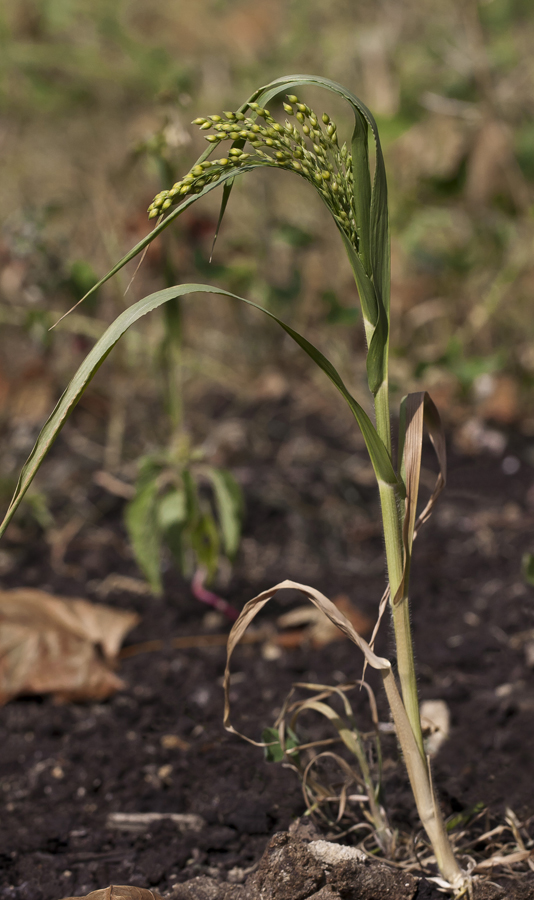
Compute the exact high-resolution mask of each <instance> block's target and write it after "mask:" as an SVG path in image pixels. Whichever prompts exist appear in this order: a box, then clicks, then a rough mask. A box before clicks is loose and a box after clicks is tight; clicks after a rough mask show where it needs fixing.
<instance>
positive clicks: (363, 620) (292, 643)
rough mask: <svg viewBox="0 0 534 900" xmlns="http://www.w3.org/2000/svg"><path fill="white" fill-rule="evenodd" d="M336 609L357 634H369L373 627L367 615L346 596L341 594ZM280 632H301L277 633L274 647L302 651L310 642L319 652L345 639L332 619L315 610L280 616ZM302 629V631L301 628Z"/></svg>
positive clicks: (307, 608)
mask: <svg viewBox="0 0 534 900" xmlns="http://www.w3.org/2000/svg"><path fill="white" fill-rule="evenodd" d="M333 603H334V606H336V607H337V609H339V610H340V611H341V612H342V613H344V615H345V616H346V617H347V619H348V620H349V622H350V623H351V625H353V626H354V628H355V629H356V631H357V632H358V634H361V635H367V634H369V633H370V631H371V628H372V627H373V623H372V622H371V620H370V619H369V617H368V616H366V615H365V613H363V612H361V610H359V609H358V607H357V606H354V604H353V603H351V601H350V600H349V598H348V597H347V596H346V595H345V594H339V595H338V596H337V597H335V598H334V600H333ZM276 624H277V626H278V628H292V629H298V630H295V631H289V632H282V633H278V634H277V635H276V637H275V639H274V640H275V643H276V644H278V645H279V646H281V647H286V648H291V647H300V646H301V644H303V643H305V642H306V641H309V642H310V643H311V645H312V647H316V648H320V647H324V646H325V645H326V644H330V643H331V642H332V641H338V640H342V639H343V634H342V633H341V631H340V630H339V628H338V627H337V626H336V625H334V624H333V623H332V622H331V621H330V619H329V618H328V617H327V616H326V615H325V614H324V613H323V612H322V611H321V610H320V609H317V607H315V606H310V605H308V606H297V607H296V609H292V610H291V611H290V612H288V613H285V614H284V615H282V616H279V617H278V619H277V620H276ZM299 626H303V627H299Z"/></svg>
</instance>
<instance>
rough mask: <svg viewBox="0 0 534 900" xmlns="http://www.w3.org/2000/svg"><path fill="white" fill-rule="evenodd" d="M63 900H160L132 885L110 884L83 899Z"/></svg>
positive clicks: (154, 894)
mask: <svg viewBox="0 0 534 900" xmlns="http://www.w3.org/2000/svg"><path fill="white" fill-rule="evenodd" d="M63 900H161V897H160V895H159V894H157V893H156V891H148V890H147V889H146V888H140V887H135V886H134V885H133V884H110V886H109V887H107V888H101V890H99V891H91V893H90V894H85V895H84V896H83V897H64V898H63Z"/></svg>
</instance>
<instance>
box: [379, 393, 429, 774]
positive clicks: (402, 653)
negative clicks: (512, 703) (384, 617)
mask: <svg viewBox="0 0 534 900" xmlns="http://www.w3.org/2000/svg"><path fill="white" fill-rule="evenodd" d="M375 412H376V425H377V431H378V433H379V435H380V437H381V438H382V440H383V441H384V444H385V445H386V447H387V448H388V450H389V452H391V428H390V420H389V397H388V382H387V378H386V380H385V381H384V382H383V383H382V385H381V387H380V388H379V390H378V392H377V394H376V396H375ZM379 491H380V504H381V508H382V522H383V527H384V541H385V544H386V560H387V567H388V577H389V584H390V591H391V593H390V603H391V609H392V615H393V627H394V630H395V645H396V649H397V666H398V672H399V680H400V684H401V691H402V698H403V700H404V705H405V707H406V713H407V715H408V720H409V722H410V725H411V726H412V731H413V734H414V737H415V741H416V744H417V746H418V747H419V750H420V752H421V755H422V756H423V758H424V755H425V752H424V746H423V734H422V731H421V716H420V712H419V697H418V694H417V680H416V676H415V661H414V654H413V643H412V631H411V626H410V604H409V600H408V596H407V593H405V595H404V596H403V597H401V598H400V599H399V600H398V602H397V603H395V602H394V601H395V599H396V597H397V593H398V590H399V588H400V586H401V584H402V580H403V547H402V523H401V517H400V509H399V498H398V495H397V491H396V489H395V488H394V487H392V486H391V485H388V484H384V483H383V482H382V483H381V484H379Z"/></svg>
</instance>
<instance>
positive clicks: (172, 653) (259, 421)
mask: <svg viewBox="0 0 534 900" xmlns="http://www.w3.org/2000/svg"><path fill="white" fill-rule="evenodd" d="M239 413H240V417H241V418H240V421H241V422H242V423H243V422H245V426H243V427H244V434H245V438H244V440H243V442H242V445H239V446H238V447H237V449H235V448H234V449H233V450H232V449H230V450H226V451H225V453H226V455H225V456H224V454H223V456H224V458H223V462H225V463H227V464H228V465H231V466H233V468H234V471H235V472H236V474H237V476H238V477H239V478H240V480H241V482H242V483H243V486H244V489H245V492H246V497H247V518H246V523H245V538H244V542H243V546H242V550H241V552H240V556H239V560H238V563H237V566H236V569H235V571H234V574H233V576H232V578H231V581H230V582H229V584H228V585H227V586H226V587H224V589H223V588H221V592H222V593H224V595H225V596H226V597H227V598H228V599H229V600H230V601H231V602H232V603H234V604H235V605H236V606H241V605H242V604H243V603H244V602H245V601H246V600H247V599H249V598H250V597H251V596H253V595H254V594H256V593H258V592H259V591H260V590H262V589H264V588H266V587H269V586H270V585H272V584H275V583H276V582H278V581H280V580H282V579H283V578H285V577H288V578H293V579H295V580H298V581H302V582H304V583H310V584H313V585H314V586H315V587H317V588H319V589H320V590H322V591H324V593H326V594H327V595H329V596H331V597H333V596H335V595H337V594H339V593H341V592H344V593H346V594H348V595H349V596H350V598H351V599H352V600H353V602H354V603H355V604H357V605H358V606H359V607H360V609H361V610H362V611H363V612H364V613H366V614H367V615H370V616H372V615H373V614H375V612H376V605H377V602H378V599H379V597H380V595H381V593H382V589H383V584H384V574H383V552H382V545H381V538H380V535H379V531H378V528H377V525H376V523H377V514H378V511H377V507H376V498H375V494H374V490H373V489H372V488H371V487H369V486H367V485H366V484H365V479H363V481H362V480H360V481H358V479H357V478H356V477H355V476H349V474H348V472H349V469H348V468H347V465H346V463H347V460H350V459H352V460H354V459H360V458H361V460H363V459H364V454H363V452H362V451H361V448H360V446H359V444H357V443H355V441H356V439H355V438H354V435H353V432H352V430H351V431H350V432H348V431H347V423H346V421H345V420H343V421H344V422H345V424H344V425H341V424H340V421H341V420H338V418H337V414H334V413H332V414H330V413H329V412H328V411H326V412H324V413H323V414H321V415H319V414H316V413H314V414H313V415H308V416H306V415H305V414H303V415H301V416H300V417H298V416H296V414H295V412H294V409H293V408H292V407H291V405H284V404H281V405H279V406H278V407H276V408H275V407H274V406H273V407H272V408H270V409H267V411H266V407H265V405H264V406H263V407H262V411H261V416H260V415H259V414H258V415H256V413H255V411H254V410H246V409H245V410H243V409H241V410H240V411H239ZM255 441H256V445H254V442H255ZM299 441H300V443H299ZM262 442H263V443H262ZM251 446H252V449H251ZM254 446H256V450H255V451H254ZM288 447H289V450H288V449H287V448H288ZM258 448H259V449H258ZM509 448H511V449H509V450H508V451H507V452H508V453H509V454H511V455H513V456H514V458H517V460H518V461H519V462H520V463H521V464H520V467H519V469H518V471H517V472H516V473H515V474H513V475H507V474H505V473H504V471H503V467H502V461H501V460H500V459H495V458H492V457H488V456H479V457H473V458H468V457H460V456H454V455H453V456H452V459H451V464H450V477H449V484H448V487H447V491H446V494H445V495H444V497H443V498H442V499H441V500H440V503H439V507H438V509H437V511H436V513H435V515H434V517H433V518H432V519H431V521H430V523H429V524H428V525H427V526H426V527H425V529H424V530H423V532H422V534H421V536H420V538H419V539H418V541H417V548H416V554H415V563H414V570H413V589H412V598H413V599H412V608H413V623H414V639H415V646H416V648H417V656H418V674H419V685H420V693H421V697H422V698H424V699H427V698H428V699H434V698H436V699H438V698H439V699H443V700H446V701H447V703H448V704H449V706H450V710H451V715H452V731H451V736H450V738H449V740H448V742H447V743H446V744H445V745H444V746H443V748H442V749H441V751H440V753H439V755H438V756H437V758H436V760H435V762H434V772H435V778H436V783H437V788H438V791H439V794H440V798H441V801H442V805H443V810H444V813H445V814H446V815H450V814H452V813H457V812H459V811H463V810H466V809H468V808H470V807H472V806H473V805H474V804H476V803H478V802H482V803H483V804H485V805H486V806H488V807H489V809H490V813H488V817H489V816H490V815H491V817H492V818H491V822H492V823H494V822H495V821H496V819H498V818H499V817H500V816H501V815H502V814H503V812H504V810H505V808H506V807H511V808H512V809H513V810H514V811H515V813H516V814H517V816H519V817H520V818H526V817H529V816H532V815H533V814H534V778H533V776H534V763H533V760H534V757H533V755H532V746H533V745H534V671H533V669H532V667H530V668H529V665H528V664H527V663H528V660H529V657H528V655H527V653H526V651H525V647H526V646H527V645H528V639H529V638H528V635H525V634H524V633H525V632H528V631H529V630H532V629H534V589H533V588H532V587H530V586H528V585H527V584H526V583H525V582H524V580H523V578H522V576H521V558H522V554H523V553H524V552H526V551H532V550H534V540H533V528H532V526H533V524H534V469H533V468H532V466H531V464H529V462H528V459H529V456H528V452H529V448H528V447H527V446H526V445H525V441H524V439H519V438H516V437H514V436H511V437H510V444H509ZM221 453H222V451H221ZM71 455H72V451H70V450H67V445H66V443H65V442H62V441H60V442H58V444H57V446H56V448H55V450H54V454H53V456H52V458H51V460H50V462H49V463H47V465H48V466H49V469H48V474H49V476H50V477H51V476H52V475H53V474H54V472H55V471H56V470H55V469H54V466H55V467H56V469H57V470H58V471H59V470H60V467H61V466H63V470H62V471H64V491H65V492H66V493H67V494H68V491H69V490H70V491H72V490H73V487H72V485H74V484H75V483H76V479H77V478H78V479H79V474H73V472H74V469H75V466H72V465H71V463H70V462H69V460H70V459H71ZM530 458H532V457H530ZM273 460H275V461H276V464H273ZM427 464H428V465H429V466H430V465H431V461H430V456H429V457H428V460H427ZM69 466H71V468H69ZM512 468H513V467H512ZM89 469H90V467H89V466H87V470H88V471H87V473H86V474H88V475H90V471H89ZM351 471H352V470H351ZM69 479H70V481H69ZM84 496H85V499H84V502H85V503H86V504H87V505H88V506H87V508H90V510H92V511H93V513H92V519H93V523H92V524H90V525H88V526H87V527H85V528H83V529H81V530H80V531H78V533H77V534H76V535H75V537H74V538H73V539H72V540H71V542H70V543H69V545H68V547H67V549H66V553H65V556H64V559H62V560H61V559H60V561H59V562H58V559H57V557H56V558H55V562H54V565H52V562H51V554H50V548H49V546H48V544H47V542H46V540H45V539H44V537H42V536H41V537H39V535H35V534H33V533H32V531H31V527H30V528H29V531H28V532H27V533H25V532H24V531H23V529H22V528H21V527H18V530H17V529H14V530H12V532H11V535H9V536H8V540H7V541H6V542H5V543H4V550H5V553H6V554H7V555H8V557H9V560H8V561H11V562H10V565H11V568H10V565H5V566H4V568H5V575H4V577H3V579H2V582H3V587H4V588H9V587H15V586H17V587H20V586H23V585H28V586H32V587H35V586H37V587H40V588H44V589H45V590H51V591H55V592H57V593H58V594H61V595H66V596H85V597H87V598H89V599H93V600H95V601H98V598H99V597H100V598H101V597H102V594H101V593H100V594H99V593H98V590H99V586H100V585H102V582H103V579H104V578H105V577H106V575H108V574H109V573H111V572H118V573H122V574H125V575H129V576H133V577H139V574H138V572H137V570H136V567H135V564H134V563H133V560H132V559H131V554H130V553H129V551H128V548H127V545H126V542H125V538H124V532H123V529H122V524H121V517H120V512H121V503H122V501H120V500H118V499H117V498H114V497H111V496H110V495H108V494H106V493H105V492H104V491H102V490H101V489H100V488H97V487H95V486H94V485H92V486H90V487H89V489H88V491H86V494H85V495H84ZM65 502H66V501H63V503H64V504H65ZM73 502H75V501H73ZM95 511H96V512H95ZM4 562H5V561H4ZM106 602H108V603H113V604H116V605H117V606H120V607H123V608H129V609H134V610H137V611H138V612H139V613H140V614H141V615H142V624H141V625H140V626H138V627H137V628H136V630H135V631H134V632H132V633H131V634H130V635H129V637H128V644H136V643H138V642H142V641H146V640H150V639H153V638H163V639H167V638H169V637H170V636H178V635H200V634H204V633H208V632H209V630H210V628H211V629H212V630H213V628H214V625H215V628H216V630H217V631H223V630H224V629H225V627H227V626H225V625H221V623H219V624H218V626H217V623H214V622H213V619H212V618H211V619H210V618H209V617H208V618H206V608H205V607H202V606H201V604H199V603H198V601H196V600H195V599H194V598H193V597H192V595H191V592H190V590H189V588H188V585H187V584H186V582H185V581H183V580H180V579H179V578H178V576H177V575H176V574H174V573H173V572H172V570H169V572H168V573H167V576H166V594H165V598H164V600H162V601H155V600H154V599H152V598H150V597H146V596H139V595H136V594H134V593H127V592H122V593H119V592H115V593H111V594H110V595H109V596H108V597H106ZM295 603H300V600H298V598H296V597H295V596H291V595H290V594H287V595H286V596H283V597H281V599H279V600H274V601H272V604H271V605H269V606H268V607H267V609H266V611H265V613H264V614H262V615H263V620H264V621H265V620H266V619H272V618H274V617H275V616H276V615H278V614H279V613H280V612H281V611H286V610H287V609H288V606H289V605H290V604H291V605H295ZM533 633H534V632H533ZM530 640H532V637H530ZM388 645H389V635H388V629H387V625H386V626H384V627H383V631H382V636H381V639H380V643H379V645H378V650H379V652H381V653H384V654H386V653H387V652H389V650H390V649H391V648H389V650H388ZM224 663H225V651H224V648H223V647H204V648H196V649H195V648H193V649H189V650H185V651H176V650H173V649H172V648H171V647H170V645H169V646H165V647H164V649H162V650H160V651H158V652H151V653H150V652H145V653H139V654H137V655H133V656H131V657H129V658H125V659H124V660H123V662H122V664H121V669H120V671H121V675H122V676H123V677H124V678H125V680H126V681H127V684H128V686H127V688H126V689H125V690H124V691H123V692H121V693H118V694H117V695H115V696H114V697H112V698H111V699H110V700H109V701H108V702H104V703H93V704H71V705H63V706H58V705H55V704H54V703H53V702H52V700H51V699H50V698H35V697H31V698H22V699H20V700H17V701H15V702H11V703H10V704H8V705H7V706H6V707H5V708H4V709H2V710H1V711H0V729H1V742H0V765H1V772H2V814H1V818H0V871H1V875H0V897H2V898H9V900H11V898H13V900H58V898H59V897H65V896H70V895H72V896H74V895H83V894H85V893H87V892H89V891H92V890H94V889H96V888H101V887H105V886H106V885H108V884H113V883H114V884H135V885H139V886H140V887H153V888H155V889H156V890H157V891H158V892H160V893H165V892H168V891H170V890H171V888H172V886H173V885H177V884H179V883H183V882H185V881H187V880H188V879H191V878H193V877H200V876H202V877H207V878H211V879H215V880H220V879H223V880H226V879H227V878H229V880H230V881H232V882H239V881H240V880H241V881H242V880H243V879H244V878H245V877H246V875H247V870H248V869H249V868H250V867H252V866H254V865H255V864H257V862H258V860H259V859H260V858H261V856H262V853H263V851H264V849H265V847H266V844H267V842H268V840H269V838H270V837H271V836H272V835H273V834H275V833H276V832H280V831H285V830H287V828H288V827H289V825H290V824H291V822H292V821H293V820H295V819H296V818H298V817H299V816H301V815H302V813H303V811H304V805H303V799H302V794H301V790H300V786H299V784H298V783H297V781H296V780H295V776H294V774H293V773H292V772H291V771H289V770H287V769H285V768H282V767H281V766H276V765H273V764H268V763H267V762H265V760H264V758H263V754H262V751H261V750H259V749H257V748H255V747H253V746H250V745H249V744H246V743H244V742H242V741H241V740H239V739H238V738H236V737H234V736H231V735H229V734H227V733H226V732H225V731H224V730H223V727H222V688H221V677H222V674H223V670H224ZM234 671H235V673H237V678H236V679H235V683H234V685H233V687H232V699H233V703H234V708H235V710H236V724H238V725H239V727H240V728H241V730H244V731H246V733H247V734H249V735H250V736H251V737H253V738H255V739H259V738H260V735H261V731H262V729H263V728H264V727H265V726H267V725H271V724H272V723H273V720H274V718H275V715H276V711H277V710H278V709H279V707H280V705H281V703H282V701H283V699H284V697H285V696H286V694H287V692H288V690H289V688H290V687H291V684H292V682H294V681H297V680H299V681H317V682H323V683H339V682H342V681H345V680H350V679H352V678H357V677H360V674H361V659H360V658H359V655H358V652H357V651H356V649H355V648H354V647H353V646H352V645H351V644H349V643H348V642H347V641H340V642H336V643H333V644H330V645H328V646H326V647H324V648H323V649H322V650H320V651H317V650H313V649H312V648H310V647H308V646H302V647H300V648H299V649H295V650H284V651H283V652H282V655H281V656H280V658H278V659H277V660H268V659H265V658H264V657H263V656H262V653H261V651H260V649H259V648H258V647H257V646H248V647H247V646H244V647H242V648H238V649H237V651H236V653H235V655H234ZM371 675H372V673H371ZM355 703H356V707H357V709H358V710H360V708H361V715H362V720H363V721H368V718H367V711H366V708H365V699H364V696H363V694H362V695H359V696H358V697H357V698H356V701H355ZM380 715H381V719H382V720H383V721H385V720H387V718H388V714H387V710H386V707H385V703H384V700H383V698H382V697H380ZM170 735H172V736H175V738H178V740H175V741H174V746H173V740H172V739H169V737H168V736H170ZM385 754H386V767H385V770H386V776H387V779H386V780H387V784H386V788H387V792H388V802H389V812H390V815H391V819H392V821H393V822H394V824H395V825H396V826H397V827H398V828H400V829H401V830H409V829H412V828H415V829H418V828H419V826H418V824H417V819H416V815H415V812H414V809H413V803H412V801H411V799H410V792H409V788H408V785H407V782H406V777H405V775H404V771H403V768H402V766H401V765H399V763H398V759H397V751H396V747H395V743H394V741H393V740H391V739H389V742H388V740H386V741H385ZM148 811H156V812H162V813H194V814H197V815H198V816H201V817H202V819H203V822H204V825H203V826H202V827H201V830H199V831H191V830H189V831H180V830H179V829H178V828H177V826H176V824H174V823H173V822H172V820H170V819H163V820H161V821H159V822H157V823H154V824H152V825H150V828H149V830H146V831H139V832H132V831H123V830H119V829H117V828H111V827H108V825H107V820H108V816H109V814H110V813H112V812H148ZM487 821H488V822H489V821H490V819H489V818H488V820H487ZM510 837H511V836H510ZM506 839H507V837H506V835H505V837H504V840H506ZM228 873H230V874H228ZM530 877H531V878H532V877H533V876H532V875H531V876H530ZM496 880H499V879H496ZM501 882H502V884H509V882H506V881H502V879H501ZM523 883H524V884H525V885H526V884H530V883H531V882H530V881H529V876H524V877H523ZM175 890H176V889H175ZM273 896H274V895H273ZM306 896H308V895H306ZM354 896H355V897H356V895H354ZM417 896H418V897H420V900H422V898H423V897H425V898H427V900H430V898H432V897H434V896H439V895H438V894H436V893H435V891H434V888H431V887H430V885H429V884H427V886H426V887H425V886H424V885H422V886H421V888H420V890H419V894H418V895H417ZM488 896H489V895H488ZM507 896H509V897H511V896H512V891H511V888H509V893H508V894H507ZM522 896H524V897H525V898H526V897H527V894H524V895H523V894H522ZM528 896H532V897H534V883H533V884H532V893H531V894H528Z"/></svg>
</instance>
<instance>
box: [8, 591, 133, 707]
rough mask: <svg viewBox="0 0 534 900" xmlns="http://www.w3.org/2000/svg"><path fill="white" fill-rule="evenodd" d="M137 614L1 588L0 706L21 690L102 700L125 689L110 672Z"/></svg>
mask: <svg viewBox="0 0 534 900" xmlns="http://www.w3.org/2000/svg"><path fill="white" fill-rule="evenodd" d="M138 621H139V617H138V616H137V614H136V613H133V612H126V611H124V610H116V609H112V608H111V607H109V606H105V605H104V604H93V603H89V602H88V601H87V600H80V599H69V598H65V597H55V596H54V595H53V594H48V593H46V592H45V591H40V590H35V589H32V588H18V589H16V590H11V591H0V704H4V703H7V702H8V701H9V700H11V699H12V698H13V697H16V696H18V695H20V694H45V693H52V694H54V697H55V699H56V700H89V699H91V700H101V699H104V698H105V697H108V696H109V695H110V694H112V693H114V692H115V691H117V690H119V689H120V688H122V687H124V683H123V682H122V681H121V679H120V678H119V677H118V676H117V675H116V674H115V672H114V671H113V666H114V663H115V660H116V658H117V654H118V652H119V649H120V646H121V643H122V641H123V638H124V636H125V634H126V633H127V632H128V631H129V630H130V629H131V628H133V626H134V625H136V624H137V622H138Z"/></svg>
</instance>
